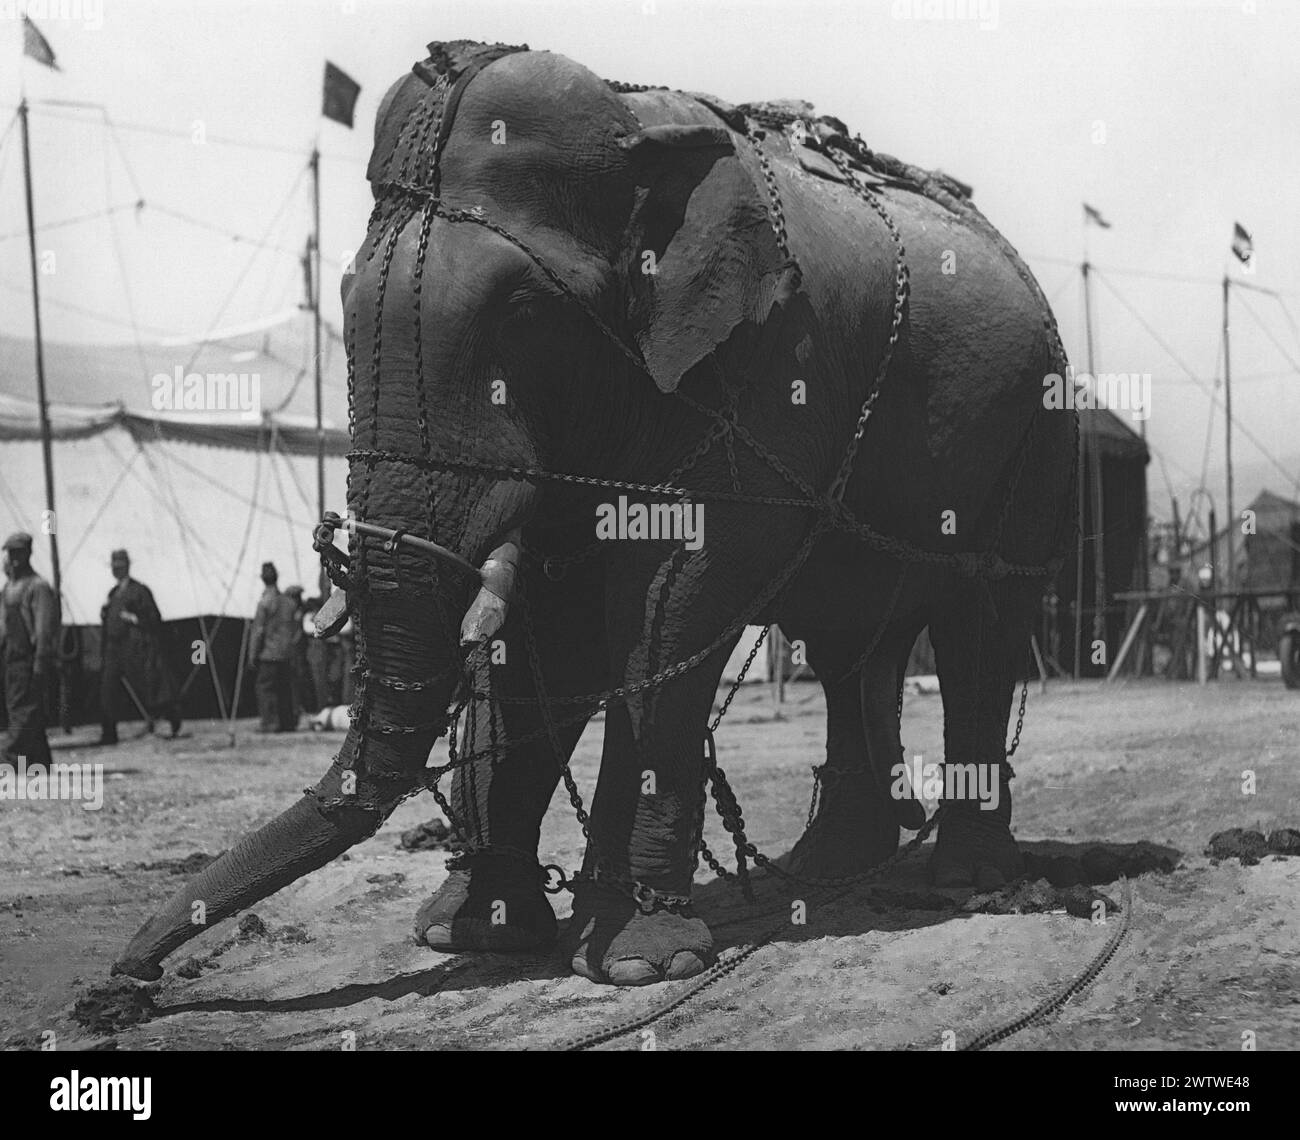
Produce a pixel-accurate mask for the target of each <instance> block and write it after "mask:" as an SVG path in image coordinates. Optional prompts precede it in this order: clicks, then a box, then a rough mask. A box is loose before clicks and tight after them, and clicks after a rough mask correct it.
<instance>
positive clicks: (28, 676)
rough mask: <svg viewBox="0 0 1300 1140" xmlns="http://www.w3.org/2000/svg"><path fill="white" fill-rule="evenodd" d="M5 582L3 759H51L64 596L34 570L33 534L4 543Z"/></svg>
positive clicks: (0, 621)
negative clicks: (52, 688)
mask: <svg viewBox="0 0 1300 1140" xmlns="http://www.w3.org/2000/svg"><path fill="white" fill-rule="evenodd" d="M3 549H4V571H5V578H6V579H7V581H6V582H5V586H4V591H3V596H2V597H0V660H3V664H4V684H5V708H6V711H7V712H8V714H9V729H8V731H7V732H6V733H5V738H4V752H3V759H4V761H5V762H6V763H9V764H13V763H15V762H16V761H17V758H18V757H19V756H24V757H26V759H27V762H28V763H29V764H49V763H50V743H49V741H48V740H46V738H45V692H46V686H47V685H49V684H50V682H51V679H52V678H53V676H54V660H55V651H56V650H55V646H56V641H57V638H58V636H59V599H58V598H56V597H55V596H54V591H53V590H52V589H51V588H50V584H49V583H48V582H47V581H46V580H45V579H44V578H42V577H41V576H40V575H39V574H37V573H36V571H35V570H33V569H32V536H31V535H30V534H23V533H18V534H11V535H10V536H9V537H8V538H7V539H5V544H4V548H3Z"/></svg>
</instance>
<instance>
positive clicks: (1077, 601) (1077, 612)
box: [1074, 225, 1088, 681]
mask: <svg viewBox="0 0 1300 1140" xmlns="http://www.w3.org/2000/svg"><path fill="white" fill-rule="evenodd" d="M1083 233H1084V241H1085V242H1086V241H1087V238H1088V227H1087V226H1086V225H1085V226H1084V230H1083ZM1080 268H1081V269H1082V270H1083V288H1084V296H1085V297H1086V296H1087V290H1088V255H1087V253H1086V252H1085V253H1084V260H1083V265H1082V266H1081V267H1080ZM1085 303H1086V302H1085ZM1078 414H1079V413H1078V412H1075V415H1076V416H1077V415H1078ZM1085 446H1086V436H1085V433H1084V431H1083V430H1082V425H1080V431H1079V454H1078V455H1077V456H1075V463H1076V464H1077V465H1078V468H1079V474H1078V478H1076V479H1075V481H1074V502H1075V508H1076V510H1077V517H1076V519H1075V523H1076V526H1075V529H1076V530H1077V531H1078V534H1079V543H1078V546H1077V547H1076V549H1075V552H1074V679H1075V680H1076V681H1077V680H1078V679H1079V678H1080V677H1081V676H1082V675H1083V673H1082V669H1083V543H1084V532H1083V526H1084V519H1085V514H1084V503H1085V501H1086V500H1085V498H1084V496H1085V495H1086V494H1087V488H1086V487H1085V486H1084V483H1083V481H1084V478H1085V477H1086V475H1087V473H1088V468H1087V465H1086V464H1085V463H1084V457H1085V451H1084V449H1085Z"/></svg>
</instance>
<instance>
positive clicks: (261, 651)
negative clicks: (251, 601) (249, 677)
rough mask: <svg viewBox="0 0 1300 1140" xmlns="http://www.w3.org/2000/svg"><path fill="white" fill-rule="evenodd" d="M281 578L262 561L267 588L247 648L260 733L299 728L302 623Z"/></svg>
mask: <svg viewBox="0 0 1300 1140" xmlns="http://www.w3.org/2000/svg"><path fill="white" fill-rule="evenodd" d="M279 579H280V575H279V573H278V572H277V571H276V569H275V563H274V562H263V563H262V582H263V584H264V585H265V586H266V589H265V590H264V591H263V592H262V599H261V601H259V602H258V603H257V616H256V617H254V618H253V638H252V641H251V642H250V644H249V646H248V664H249V667H250V668H252V669H256V670H257V711H258V713H259V714H260V715H261V718H262V725H261V728H260V730H259V731H261V732H293V731H294V729H296V728H297V727H298V714H297V712H296V710H295V708H294V701H293V660H294V652H295V649H296V647H297V643H298V641H299V640H300V639H301V637H302V624H301V623H300V622H299V620H298V607H297V605H295V604H294V601H293V599H292V598H291V597H289V596H288V595H287V594H282V593H280V590H279V588H278V587H277V586H276V582H278V581H279Z"/></svg>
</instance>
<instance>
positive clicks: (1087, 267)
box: [1083, 260, 1106, 642]
mask: <svg viewBox="0 0 1300 1140" xmlns="http://www.w3.org/2000/svg"><path fill="white" fill-rule="evenodd" d="M1091 274H1092V266H1091V264H1089V262H1088V261H1087V260H1085V261H1084V263H1083V318H1084V320H1083V324H1084V332H1085V334H1086V340H1087V348H1088V375H1089V376H1090V377H1092V382H1093V394H1094V402H1095V395H1096V390H1097V389H1096V385H1097V363H1096V360H1095V359H1094V357H1093V340H1092V280H1091ZM1089 443H1090V451H1091V454H1092V636H1093V640H1094V641H1098V640H1100V641H1102V642H1104V641H1105V638H1106V544H1105V542H1104V541H1103V536H1104V535H1105V533H1106V524H1105V517H1104V511H1105V498H1104V495H1105V491H1104V485H1103V479H1102V464H1103V459H1102V454H1101V443H1100V441H1099V439H1098V437H1097V433H1096V432H1094V433H1092V435H1091V438H1090V440H1089Z"/></svg>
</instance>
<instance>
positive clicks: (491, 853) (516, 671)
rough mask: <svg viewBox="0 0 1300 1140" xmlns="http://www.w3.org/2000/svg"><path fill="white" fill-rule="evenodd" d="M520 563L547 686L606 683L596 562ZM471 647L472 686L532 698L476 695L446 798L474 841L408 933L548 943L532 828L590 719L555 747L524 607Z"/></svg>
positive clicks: (460, 946)
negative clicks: (553, 569)
mask: <svg viewBox="0 0 1300 1140" xmlns="http://www.w3.org/2000/svg"><path fill="white" fill-rule="evenodd" d="M525 572H526V573H528V575H529V577H528V581H527V593H528V595H529V598H530V603H531V604H530V611H529V612H530V614H532V615H533V620H534V622H535V623H536V624H535V629H534V645H535V648H536V651H537V654H538V658H539V668H541V670H542V673H543V676H544V682H545V687H546V690H547V693H548V694H549V695H552V696H562V695H567V694H573V693H589V692H594V691H598V690H600V689H602V688H605V687H606V676H607V674H606V667H607V664H606V662H607V655H606V652H605V649H604V633H603V626H602V622H603V615H602V614H601V612H600V605H599V599H600V596H601V592H602V583H601V568H600V567H599V566H598V565H595V564H592V565H588V566H586V567H583V568H580V569H578V570H574V571H571V574H572V577H571V578H566V579H565V580H562V581H552V580H543V576H542V575H541V574H540V573H536V571H535V568H533V569H531V570H526V571H525ZM476 652H478V653H479V654H480V655H481V660H482V664H481V668H480V669H479V673H480V679H479V681H478V682H477V683H476V688H478V689H480V690H488V689H491V690H492V691H493V692H496V693H500V694H504V695H507V696H512V697H519V696H527V697H529V698H530V700H529V701H527V702H524V703H514V702H508V703H502V704H498V703H496V702H488V701H479V702H476V703H475V708H474V711H473V714H472V715H473V723H472V727H471V728H469V729H467V733H466V736H467V741H466V743H467V747H468V748H469V749H470V751H472V752H474V753H477V754H478V758H477V759H475V760H473V761H471V762H470V763H469V764H466V765H465V766H464V767H461V768H457V769H456V772H455V775H454V778H453V782H452V797H451V805H452V811H453V814H454V815H455V816H456V819H457V821H458V822H459V823H460V824H461V825H462V826H464V827H465V828H466V829H467V830H468V832H469V834H468V835H467V836H466V838H467V839H468V840H469V841H470V842H471V843H473V844H474V848H475V849H474V850H472V851H471V852H469V853H467V854H465V855H462V856H458V857H457V858H455V859H454V860H452V861H450V863H449V867H450V869H449V871H448V874H447V878H446V880H445V881H444V882H443V883H442V885H441V886H440V887H439V888H438V890H437V891H436V892H435V893H434V894H433V895H432V896H431V897H430V898H429V899H427V900H426V901H425V902H424V904H423V905H422V906H421V907H420V909H419V911H418V913H417V914H416V919H415V936H416V940H417V941H419V942H423V943H425V944H427V945H428V946H430V947H432V948H434V949H436V950H458V951H463V950H536V949H543V948H545V947H548V946H550V945H551V944H552V943H553V942H554V940H555V932H556V924H555V913H554V911H552V909H551V904H550V902H549V901H548V900H547V898H546V895H545V893H544V891H543V889H542V883H543V878H542V875H541V872H540V868H539V866H538V861H537V844H538V837H539V833H540V829H541V822H542V817H543V816H544V815H545V813H546V809H547V806H548V805H549V803H550V800H551V795H552V793H553V792H554V791H555V785H556V783H557V782H558V781H559V777H560V765H561V764H562V763H568V760H569V757H570V755H571V754H572V752H573V749H574V747H575V746H576V744H577V742H578V739H579V737H580V736H581V735H582V732H583V730H584V728H585V727H586V722H585V721H579V722H577V723H567V724H562V725H561V726H560V727H559V728H558V729H557V732H556V736H557V743H558V745H559V748H560V752H561V755H560V756H558V757H557V756H556V755H555V752H554V749H553V747H552V745H551V741H550V739H549V736H548V735H547V734H546V733H545V732H544V731H543V727H544V721H543V716H542V713H541V710H540V708H539V707H538V705H537V704H535V703H533V698H536V699H540V697H539V696H538V694H537V693H536V692H535V683H534V680H533V677H532V670H531V667H530V663H529V648H528V645H527V638H526V631H525V629H524V626H523V620H522V609H521V607H519V606H517V607H516V613H515V615H514V616H512V617H511V619H510V620H509V622H508V623H507V625H506V627H505V629H504V630H503V631H502V637H501V638H500V639H499V642H498V643H496V644H493V645H488V646H484V647H482V648H481V649H479V650H478V651H476ZM515 741H524V742H525V743H523V744H514V743H512V742H515Z"/></svg>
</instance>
